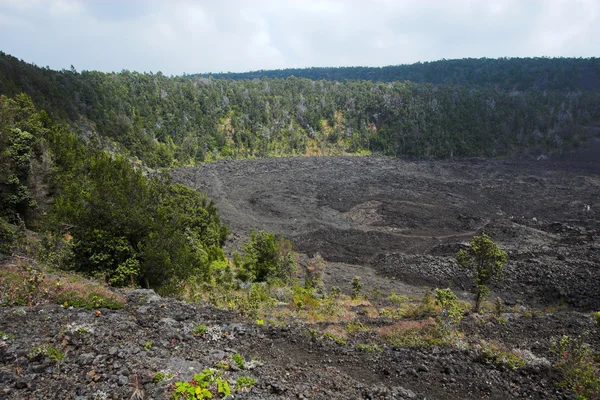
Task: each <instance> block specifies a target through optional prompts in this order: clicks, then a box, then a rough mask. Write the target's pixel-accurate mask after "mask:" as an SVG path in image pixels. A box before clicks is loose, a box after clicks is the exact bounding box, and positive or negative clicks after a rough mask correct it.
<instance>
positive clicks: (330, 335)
mask: <svg viewBox="0 0 600 400" xmlns="http://www.w3.org/2000/svg"><path fill="white" fill-rule="evenodd" d="M323 337H325V338H327V339H330V340H333V341H334V342H336V343H337V344H339V345H342V346H343V345H345V344H347V343H348V342H347V341H346V339H344V338H343V337H340V336H336V335H334V334H333V333H331V332H327V333H325V335H323Z"/></svg>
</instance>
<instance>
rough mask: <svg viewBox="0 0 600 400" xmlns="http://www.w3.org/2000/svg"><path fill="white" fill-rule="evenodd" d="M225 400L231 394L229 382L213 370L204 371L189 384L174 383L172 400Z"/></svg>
mask: <svg viewBox="0 0 600 400" xmlns="http://www.w3.org/2000/svg"><path fill="white" fill-rule="evenodd" d="M213 394H214V395H216V397H218V398H225V397H227V396H229V395H230V394H231V389H230V387H229V382H228V381H227V379H225V378H224V377H223V376H222V375H221V374H220V373H218V372H217V371H216V370H215V369H212V368H211V369H205V370H204V371H202V373H200V374H196V375H194V377H193V378H192V380H191V381H189V382H176V383H175V391H174V392H173V394H172V396H171V397H172V398H173V399H175V400H202V399H212V398H213V397H214V396H213Z"/></svg>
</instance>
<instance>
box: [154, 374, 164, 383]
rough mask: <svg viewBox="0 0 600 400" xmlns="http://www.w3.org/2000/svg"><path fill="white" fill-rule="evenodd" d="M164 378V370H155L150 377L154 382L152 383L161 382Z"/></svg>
mask: <svg viewBox="0 0 600 400" xmlns="http://www.w3.org/2000/svg"><path fill="white" fill-rule="evenodd" d="M165 379H166V376H165V373H164V372H157V373H155V374H154V376H153V377H152V382H154V383H161V382H162V381H164V380H165Z"/></svg>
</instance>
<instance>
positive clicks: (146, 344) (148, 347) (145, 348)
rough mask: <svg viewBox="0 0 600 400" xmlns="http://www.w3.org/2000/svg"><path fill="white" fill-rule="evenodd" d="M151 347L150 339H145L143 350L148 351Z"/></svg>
mask: <svg viewBox="0 0 600 400" xmlns="http://www.w3.org/2000/svg"><path fill="white" fill-rule="evenodd" d="M151 348H152V341H150V340H149V341H147V342H145V343H144V351H148V350H150V349H151Z"/></svg>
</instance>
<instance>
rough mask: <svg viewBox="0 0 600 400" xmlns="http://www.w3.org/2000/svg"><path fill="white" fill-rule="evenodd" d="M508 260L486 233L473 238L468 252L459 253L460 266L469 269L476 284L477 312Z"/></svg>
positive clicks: (461, 251) (457, 258) (457, 257)
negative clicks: (491, 284) (490, 285)
mask: <svg viewBox="0 0 600 400" xmlns="http://www.w3.org/2000/svg"><path fill="white" fill-rule="evenodd" d="M506 259H507V255H506V252H504V251H502V250H500V248H499V247H498V245H497V244H496V243H494V242H493V241H492V240H491V239H490V238H489V236H488V235H486V234H485V233H484V234H482V235H481V236H475V237H474V238H473V241H471V247H470V249H469V251H468V252H467V251H464V250H460V251H459V252H458V255H457V256H456V260H457V262H458V265H460V266H461V267H463V268H469V269H470V270H471V273H472V276H473V280H474V282H475V286H476V288H475V312H479V311H480V309H481V303H482V302H483V300H485V298H486V297H487V295H488V293H489V289H488V285H489V284H490V282H492V281H493V280H494V279H496V278H498V277H500V276H502V267H503V266H504V263H505V262H506Z"/></svg>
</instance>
